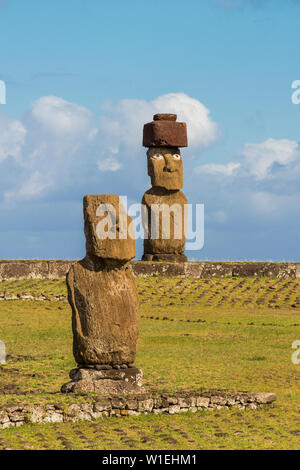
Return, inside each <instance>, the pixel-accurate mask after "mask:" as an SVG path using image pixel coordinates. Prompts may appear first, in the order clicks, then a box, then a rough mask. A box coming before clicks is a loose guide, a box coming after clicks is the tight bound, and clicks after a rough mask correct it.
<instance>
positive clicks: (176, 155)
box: [173, 153, 181, 160]
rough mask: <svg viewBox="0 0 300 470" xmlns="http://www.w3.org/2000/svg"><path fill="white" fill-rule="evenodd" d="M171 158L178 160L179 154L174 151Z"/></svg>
mask: <svg viewBox="0 0 300 470" xmlns="http://www.w3.org/2000/svg"><path fill="white" fill-rule="evenodd" d="M173 158H174V160H180V159H181V155H180V154H179V153H174V155H173Z"/></svg>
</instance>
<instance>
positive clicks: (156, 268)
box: [0, 260, 300, 282]
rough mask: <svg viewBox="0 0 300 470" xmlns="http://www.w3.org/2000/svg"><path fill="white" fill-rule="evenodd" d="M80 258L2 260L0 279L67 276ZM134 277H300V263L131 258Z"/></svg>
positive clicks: (57, 277) (0, 263)
mask: <svg viewBox="0 0 300 470" xmlns="http://www.w3.org/2000/svg"><path fill="white" fill-rule="evenodd" d="M76 261H77V260H70V261H68V260H0V282H1V281H8V280H25V279H64V278H65V276H66V273H67V271H68V270H69V269H70V266H71V265H72V264H74V263H75V262H76ZM131 267H132V271H133V273H134V275H135V276H167V277H183V278H184V277H190V278H196V279H197V278H198V279H199V278H206V279H209V278H212V277H231V276H235V277H255V276H257V277H261V276H264V277H269V278H290V279H298V278H300V263H271V262H242V261H236V262H226V261H220V262H218V261H197V262H192V261H190V262H186V263H166V262H152V261H132V262H131Z"/></svg>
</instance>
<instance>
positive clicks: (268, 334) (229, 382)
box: [0, 277, 300, 449]
mask: <svg viewBox="0 0 300 470" xmlns="http://www.w3.org/2000/svg"><path fill="white" fill-rule="evenodd" d="M138 287H139V292H140V304H141V305H140V317H141V318H140V340H139V351H138V355H137V359H136V365H137V366H138V367H141V368H142V369H143V372H144V385H145V386H146V387H147V388H148V389H153V390H157V391H167V392H174V391H179V390H193V389H194V390H196V389H199V388H202V387H204V388H208V389H210V388H218V389H227V390H232V391H234V390H246V391H266V392H275V393H277V397H278V399H277V402H276V403H275V405H274V406H273V407H270V408H266V409H263V410H257V411H240V410H236V409H232V410H226V409H225V410H216V411H207V412H204V413H200V412H199V413H196V414H190V413H188V414H180V415H178V416H152V415H149V416H139V417H126V418H109V419H106V420H98V421H96V422H95V423H87V422H80V423H76V424H71V423H62V424H55V425H53V424H52V425H26V426H23V427H22V428H12V429H7V430H3V431H0V449H1V448H14V449H15V448H17V449H21V448H35V449H40V448H47V446H48V447H49V448H53V449H56V448H57V449H63V448H75V449H81V448H103V449H128V448H137V449H196V448H206V449H217V448H226V449H233V448H240V449H266V448H267V449H269V448H272V449H283V448H289V449H296V448H298V447H299V434H300V433H299V429H300V426H299V424H300V418H299V404H300V391H299V389H300V387H299V379H300V366H299V365H294V364H292V362H291V354H292V352H293V350H292V348H291V345H292V342H293V341H295V340H296V339H300V310H299V307H298V301H299V299H300V281H298V280H287V279H283V280H278V279H277V280H275V279H274V280H270V279H251V278H249V279H233V278H224V279H211V280H203V279H199V280H195V279H179V278H164V277H153V278H140V279H138ZM4 291H6V292H10V293H14V294H16V293H22V292H24V293H25V292H26V293H31V294H33V295H36V296H38V295H40V294H42V293H43V294H47V295H49V296H52V295H66V289H65V284H64V282H63V281H32V280H30V281H21V282H20V281H19V282H2V283H0V293H1V292H4ZM259 299H260V301H259V302H258V303H257V300H259ZM262 301H263V302H262ZM0 339H1V340H2V341H4V342H5V343H6V346H7V354H8V355H9V358H8V362H7V365H5V366H4V367H3V368H2V370H0V405H5V404H14V403H17V402H21V401H22V402H27V403H41V402H49V403H51V402H52V403H53V402H55V403H57V402H62V403H71V402H74V401H85V400H86V397H84V396H79V395H77V396H74V395H72V396H71V397H70V396H69V395H67V396H66V395H63V394H61V393H59V389H60V387H61V385H62V384H63V383H64V382H66V381H68V372H69V370H70V369H71V368H72V367H74V366H75V363H74V360H73V356H72V334H71V311H70V308H69V306H68V304H67V303H64V302H50V301H45V302H41V301H21V300H17V301H1V302H0Z"/></svg>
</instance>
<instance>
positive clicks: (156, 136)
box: [143, 114, 187, 190]
mask: <svg viewBox="0 0 300 470" xmlns="http://www.w3.org/2000/svg"><path fill="white" fill-rule="evenodd" d="M176 119H177V116H176V114H155V115H154V116H153V121H152V122H149V123H148V124H145V125H144V131H143V146H144V147H149V150H148V152H147V158H148V175H149V176H150V177H151V184H152V186H159V187H162V188H165V189H167V190H179V189H181V188H183V166H182V159H181V154H180V150H179V147H187V133H186V124H185V122H176Z"/></svg>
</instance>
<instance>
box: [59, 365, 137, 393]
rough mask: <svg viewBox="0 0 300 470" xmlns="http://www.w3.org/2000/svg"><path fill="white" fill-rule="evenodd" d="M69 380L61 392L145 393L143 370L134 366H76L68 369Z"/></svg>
mask: <svg viewBox="0 0 300 470" xmlns="http://www.w3.org/2000/svg"><path fill="white" fill-rule="evenodd" d="M70 378H71V382H68V383H66V384H64V385H63V386H62V388H61V391H62V393H71V392H73V393H89V392H94V393H99V394H101V395H108V396H110V395H117V394H139V393H145V389H143V387H142V379H143V372H142V370H141V369H137V368H135V367H128V368H125V369H102V368H98V370H97V369H96V368H91V367H90V368H83V367H80V368H77V369H72V370H71V371H70Z"/></svg>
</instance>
